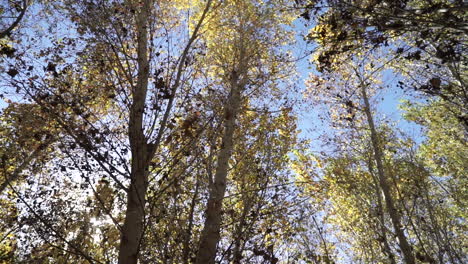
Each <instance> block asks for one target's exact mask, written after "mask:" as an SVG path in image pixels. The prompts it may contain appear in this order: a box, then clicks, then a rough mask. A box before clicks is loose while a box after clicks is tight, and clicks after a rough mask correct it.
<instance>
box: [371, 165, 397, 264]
mask: <svg viewBox="0 0 468 264" xmlns="http://www.w3.org/2000/svg"><path fill="white" fill-rule="evenodd" d="M368 167H369V172H370V174H371V176H372V179H373V180H374V186H375V196H376V197H377V206H378V209H379V211H378V214H379V222H380V223H379V226H380V232H381V234H380V235H381V237H382V249H383V251H384V252H383V253H384V254H386V255H387V256H388V260H389V261H390V263H391V264H396V262H395V256H394V255H393V252H392V249H391V248H390V245H389V243H388V238H387V227H386V226H385V215H384V207H383V203H382V193H381V192H380V188H379V182H378V180H377V179H376V177H375V173H374V168H373V166H372V160H369V164H368Z"/></svg>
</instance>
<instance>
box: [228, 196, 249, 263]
mask: <svg viewBox="0 0 468 264" xmlns="http://www.w3.org/2000/svg"><path fill="white" fill-rule="evenodd" d="M251 208H252V201H251V199H250V198H249V197H248V195H246V197H245V199H244V208H243V210H242V215H241V217H240V219H239V224H238V225H237V228H236V231H235V233H234V238H235V241H234V249H233V250H232V251H233V253H232V255H233V256H232V263H233V264H240V263H241V261H242V251H243V248H244V243H245V242H244V241H245V231H246V230H245V225H246V224H247V214H248V213H249V212H250V209H251Z"/></svg>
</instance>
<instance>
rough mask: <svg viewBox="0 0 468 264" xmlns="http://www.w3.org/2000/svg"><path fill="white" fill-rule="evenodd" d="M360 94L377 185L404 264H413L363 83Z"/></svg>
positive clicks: (412, 257)
mask: <svg viewBox="0 0 468 264" xmlns="http://www.w3.org/2000/svg"><path fill="white" fill-rule="evenodd" d="M361 93H362V97H363V99H364V104H365V107H364V112H365V114H366V116H367V123H368V125H369V128H370V132H371V140H372V147H373V149H374V158H375V162H376V163H377V174H378V176H379V177H378V178H379V185H380V188H381V189H382V193H383V196H384V198H385V205H386V207H387V211H388V214H389V215H390V219H391V220H392V224H393V228H394V229H395V233H396V236H397V238H398V242H399V246H400V249H401V251H402V254H403V258H404V260H405V263H407V264H415V260H414V256H413V253H412V250H411V246H410V245H409V243H408V240H407V239H406V236H405V233H404V232H403V229H402V227H401V217H400V215H399V213H398V211H397V210H396V208H395V203H394V201H393V197H392V194H391V191H390V186H389V184H388V182H387V178H386V176H385V171H384V167H383V162H382V161H383V154H382V150H381V149H380V144H379V139H378V136H377V131H376V129H375V125H374V120H373V118H372V113H371V109H370V104H369V99H368V98H367V93H366V87H365V85H364V84H363V83H361Z"/></svg>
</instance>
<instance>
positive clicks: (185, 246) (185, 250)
mask: <svg viewBox="0 0 468 264" xmlns="http://www.w3.org/2000/svg"><path fill="white" fill-rule="evenodd" d="M199 187H200V179H199V178H198V177H197V183H196V185H195V192H194V193H193V197H192V201H191V203H190V212H189V217H188V218H189V223H188V226H187V230H186V231H185V232H186V233H185V237H184V243H183V250H182V261H183V264H188V263H189V259H190V240H191V238H192V232H193V220H194V219H193V217H194V214H195V206H196V205H197V197H198V189H199Z"/></svg>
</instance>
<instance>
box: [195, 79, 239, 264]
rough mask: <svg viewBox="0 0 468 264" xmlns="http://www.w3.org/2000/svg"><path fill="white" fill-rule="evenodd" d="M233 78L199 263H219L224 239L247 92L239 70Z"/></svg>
mask: <svg viewBox="0 0 468 264" xmlns="http://www.w3.org/2000/svg"><path fill="white" fill-rule="evenodd" d="M231 78H232V80H231V92H230V94H229V97H228V102H227V104H226V106H225V109H224V133H223V139H222V143H221V150H220V152H219V154H218V159H217V167H216V173H215V176H214V177H215V178H214V181H213V184H212V186H211V189H210V194H209V197H208V204H207V208H206V219H205V225H204V227H203V230H202V233H201V237H200V247H199V249H198V253H197V258H196V262H195V263H196V264H214V263H215V257H216V245H217V244H218V242H219V239H220V227H221V214H222V203H223V198H224V193H225V191H226V178H227V173H228V169H229V159H230V158H231V153H232V149H233V136H234V130H235V122H236V117H237V112H238V111H239V107H240V100H241V90H242V89H243V85H242V84H240V83H239V75H238V74H237V73H236V72H235V71H234V72H233V74H232V77H231Z"/></svg>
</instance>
